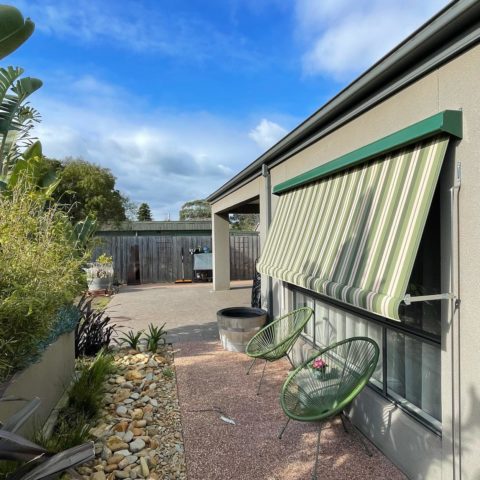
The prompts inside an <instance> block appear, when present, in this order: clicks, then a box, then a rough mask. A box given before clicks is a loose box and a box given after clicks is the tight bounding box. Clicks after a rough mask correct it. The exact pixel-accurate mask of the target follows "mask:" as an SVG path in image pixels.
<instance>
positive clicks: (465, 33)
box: [207, 0, 480, 203]
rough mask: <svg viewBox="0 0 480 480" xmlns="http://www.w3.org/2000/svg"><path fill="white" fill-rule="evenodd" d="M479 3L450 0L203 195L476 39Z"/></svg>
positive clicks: (244, 178) (336, 123)
mask: <svg viewBox="0 0 480 480" xmlns="http://www.w3.org/2000/svg"><path fill="white" fill-rule="evenodd" d="M479 18H480V2H478V1H476V0H455V1H453V2H452V3H450V4H449V5H447V6H446V7H445V8H444V9H443V10H441V11H440V12H439V13H438V14H436V15H435V16H434V17H433V18H432V19H430V20H429V21H428V22H427V23H426V24H424V25H423V26H422V27H420V28H419V29H418V30H416V31H415V32H414V33H412V34H411V35H410V36H409V37H407V38H406V39H405V40H404V41H403V42H402V43H400V44H399V45H398V46H397V47H395V48H394V49H393V50H392V51H391V52H390V53H388V54H387V55H385V56H384V57H383V58H382V59H380V60H379V61H378V62H377V63H375V64H374V65H373V66H372V67H371V68H369V69H368V70H367V71H366V72H365V73H363V74H362V75H361V76H360V77H358V78H357V79H356V80H355V81H353V82H352V83H351V84H350V85H349V86H347V87H346V88H345V89H343V90H342V91H341V92H340V93H339V94H337V95H336V96H335V97H333V98H332V99H331V100H330V101H329V102H327V103H326V104H325V105H324V106H323V107H322V108H320V109H319V110H318V111H317V112H315V113H314V114H313V115H311V116H310V117H308V118H307V119H306V120H305V121H304V122H302V123H301V124H300V125H299V126H298V127H296V128H295V129H294V130H292V131H291V132H290V133H289V134H287V135H286V136H285V137H284V138H283V139H282V140H280V141H279V142H278V143H277V144H275V145H274V146H273V147H272V148H270V149H269V150H268V151H267V152H265V153H264V154H262V155H261V156H260V157H259V158H257V159H256V160H255V161H254V162H253V163H251V164H250V165H248V166H247V167H246V168H245V169H243V170H242V171H241V172H239V173H238V174H237V175H236V176H235V177H233V178H232V179H230V180H229V181H228V182H227V183H225V184H224V185H223V186H222V187H220V188H219V189H218V190H216V191H215V192H213V193H212V194H211V195H210V196H209V197H208V198H207V200H208V201H209V202H212V203H214V202H216V201H218V200H220V199H221V198H223V197H224V196H226V195H228V194H229V193H231V192H232V191H235V190H237V189H238V188H240V187H241V186H242V185H244V184H246V183H248V182H249V181H251V180H252V179H254V178H256V177H258V176H260V175H261V168H262V165H263V164H268V165H270V166H273V165H275V164H278V163H280V162H282V161H284V160H286V159H287V158H289V157H290V156H292V155H293V154H295V153H297V152H298V151H300V150H302V149H304V148H306V147H307V146H308V145H310V144H311V143H314V142H315V141H317V140H318V139H319V138H321V137H322V136H325V135H327V134H328V133H330V132H331V131H333V130H335V129H337V128H339V127H340V126H341V125H343V124H345V123H346V122H348V121H350V120H352V119H353V118H355V117H356V116H359V115H360V114H362V113H363V112H364V111H366V110H368V109H370V108H372V106H373V105H375V104H377V103H379V102H380V101H382V100H385V98H387V97H389V96H391V95H393V94H394V93H395V92H397V91H398V90H400V89H401V88H404V87H405V86H406V85H408V84H410V83H412V82H414V81H415V80H417V79H418V78H420V77H421V76H423V75H426V74H427V73H428V72H430V71H432V70H433V69H435V68H438V67H439V66H440V65H442V64H443V63H445V62H446V61H448V60H449V59H451V58H453V57H454V56H456V55H458V54H459V53H460V52H461V51H464V50H466V49H467V48H470V47H471V46H473V45H475V44H476V43H478V42H479V41H480V24H479V21H478V19H479Z"/></svg>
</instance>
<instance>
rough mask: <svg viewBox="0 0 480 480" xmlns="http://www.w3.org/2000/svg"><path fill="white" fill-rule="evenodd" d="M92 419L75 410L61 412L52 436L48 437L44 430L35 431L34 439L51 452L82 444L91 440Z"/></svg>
mask: <svg viewBox="0 0 480 480" xmlns="http://www.w3.org/2000/svg"><path fill="white" fill-rule="evenodd" d="M90 422H92V419H91V418H89V417H86V416H85V415H83V414H82V413H78V412H74V411H73V410H64V411H62V412H61V415H60V416H59V418H58V420H57V424H56V425H55V429H54V431H53V433H52V435H51V436H50V437H46V436H45V434H44V432H43V430H39V431H37V432H35V434H34V437H33V441H34V443H36V444H37V445H41V446H42V447H43V448H45V449H47V450H48V451H50V452H53V453H58V452H62V451H63V450H66V449H68V448H72V447H75V446H77V445H81V444H82V443H85V442H87V441H88V440H90V434H89V433H88V432H89V430H90V428H91V427H92V425H91V423H90Z"/></svg>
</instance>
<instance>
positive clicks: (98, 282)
mask: <svg viewBox="0 0 480 480" xmlns="http://www.w3.org/2000/svg"><path fill="white" fill-rule="evenodd" d="M111 283H112V279H111V278H109V277H104V278H98V277H97V278H92V279H91V280H89V282H88V289H89V290H92V291H93V290H109V289H110V285H111Z"/></svg>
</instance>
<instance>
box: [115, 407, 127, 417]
mask: <svg viewBox="0 0 480 480" xmlns="http://www.w3.org/2000/svg"><path fill="white" fill-rule="evenodd" d="M115 411H116V412H117V415H120V416H123V415H126V414H127V411H128V410H127V407H126V406H125V405H119V406H118V407H117V409H116V410H115Z"/></svg>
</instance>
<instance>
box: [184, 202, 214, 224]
mask: <svg viewBox="0 0 480 480" xmlns="http://www.w3.org/2000/svg"><path fill="white" fill-rule="evenodd" d="M179 217H180V220H210V219H211V218H212V207H210V204H209V203H208V202H207V201H206V200H192V201H190V202H186V203H184V204H183V205H182V208H181V209H180V212H179Z"/></svg>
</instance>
